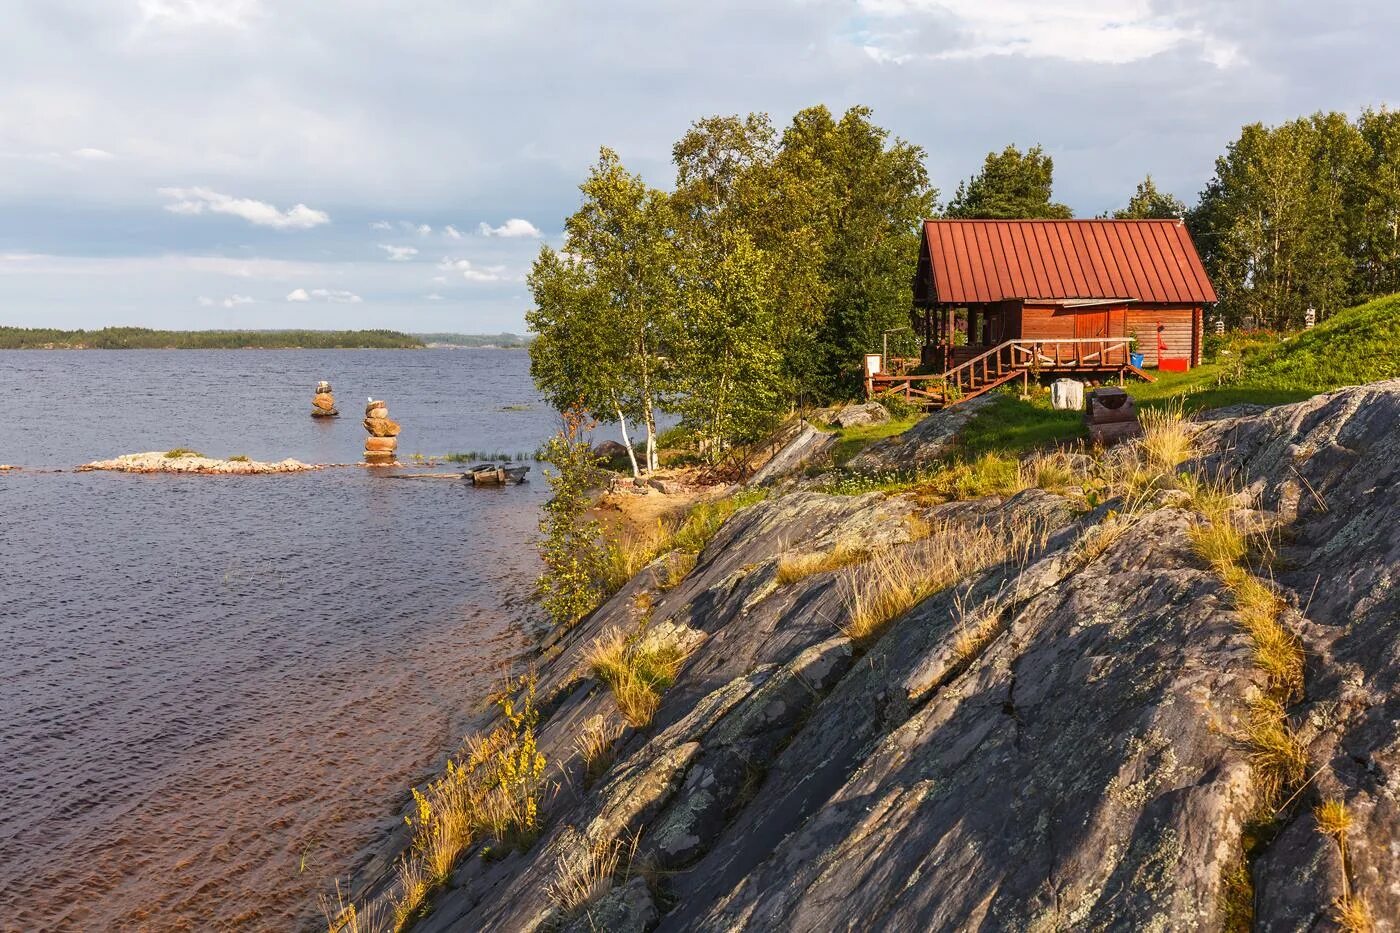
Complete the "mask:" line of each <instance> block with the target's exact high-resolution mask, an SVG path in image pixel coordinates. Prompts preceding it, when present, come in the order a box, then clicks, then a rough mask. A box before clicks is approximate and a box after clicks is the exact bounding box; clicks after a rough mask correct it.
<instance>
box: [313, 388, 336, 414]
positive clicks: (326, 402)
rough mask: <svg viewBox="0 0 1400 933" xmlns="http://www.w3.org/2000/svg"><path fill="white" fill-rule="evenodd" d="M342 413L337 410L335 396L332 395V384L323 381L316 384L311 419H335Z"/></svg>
mask: <svg viewBox="0 0 1400 933" xmlns="http://www.w3.org/2000/svg"><path fill="white" fill-rule="evenodd" d="M339 415H340V412H338V411H336V410H335V396H334V395H332V394H331V384H330V383H329V382H326V381H325V380H324V379H322V380H321V381H320V382H318V383H316V394H315V396H313V397H312V399H311V417H313V418H335V417H338V416H339Z"/></svg>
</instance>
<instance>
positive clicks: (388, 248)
mask: <svg viewBox="0 0 1400 933" xmlns="http://www.w3.org/2000/svg"><path fill="white" fill-rule="evenodd" d="M379 248H380V249H382V250H384V252H386V253H388V254H389V259H390V261H391V262H408V260H410V259H412V258H413V257H414V256H417V255H418V250H417V249H416V248H415V247H412V246H392V245H390V244H388V243H380V244H379Z"/></svg>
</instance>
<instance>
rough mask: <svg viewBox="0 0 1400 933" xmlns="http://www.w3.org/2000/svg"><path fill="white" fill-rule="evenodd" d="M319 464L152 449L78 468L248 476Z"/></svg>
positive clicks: (296, 470) (312, 467) (301, 469)
mask: <svg viewBox="0 0 1400 933" xmlns="http://www.w3.org/2000/svg"><path fill="white" fill-rule="evenodd" d="M319 469H321V467H320V466H318V465H315V464H310V463H302V462H301V461H300V460H292V459H290V458H289V459H286V460H277V461H271V462H269V461H262V460H247V459H242V458H236V459H228V460H220V459H216V458H214V457H205V456H202V455H200V454H196V453H177V452H175V451H170V452H163V451H150V452H148V453H143V454H123V455H122V456H120V457H116V458H114V459H112V460H95V461H93V462H92V463H85V464H83V465H82V466H80V467H78V472H80V473H82V472H87V471H90V470H109V471H112V472H117V473H196V474H202V475H230V476H247V475H253V474H264V473H304V472H306V471H308V470H319Z"/></svg>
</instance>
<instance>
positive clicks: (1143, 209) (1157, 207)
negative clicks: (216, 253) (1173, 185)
mask: <svg viewBox="0 0 1400 933" xmlns="http://www.w3.org/2000/svg"><path fill="white" fill-rule="evenodd" d="M1185 216H1186V205H1185V204H1184V203H1183V202H1182V201H1181V199H1180V198H1177V197H1174V196H1172V195H1170V194H1168V193H1167V192H1165V191H1160V190H1158V188H1157V183H1156V182H1154V181H1153V180H1152V176H1151V175H1148V176H1147V177H1146V178H1144V179H1143V180H1142V181H1140V182H1138V186H1137V191H1136V192H1134V193H1133V196H1132V198H1130V199H1129V200H1128V206H1127V207H1125V208H1123V209H1122V210H1118V211H1114V212H1113V217H1114V219H1115V220H1172V219H1180V218H1182V217H1185Z"/></svg>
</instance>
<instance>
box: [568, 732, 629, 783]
mask: <svg viewBox="0 0 1400 933" xmlns="http://www.w3.org/2000/svg"><path fill="white" fill-rule="evenodd" d="M621 735H622V727H621V726H619V725H618V724H617V723H615V722H613V721H611V720H610V719H608V717H606V716H590V717H589V718H588V721H587V722H585V723H584V724H583V728H582V729H580V730H579V734H578V738H576V739H575V740H574V750H575V751H576V752H578V756H579V758H580V759H581V760H582V761H583V773H584V777H585V779H586V780H587V781H588V782H589V783H590V784H591V783H592V782H594V781H596V780H597V779H598V778H599V777H601V776H602V774H603V772H604V771H607V770H608V767H609V766H610V765H611V764H612V762H613V756H614V755H615V754H616V752H617V748H616V745H617V740H618V738H620V737H621Z"/></svg>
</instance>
